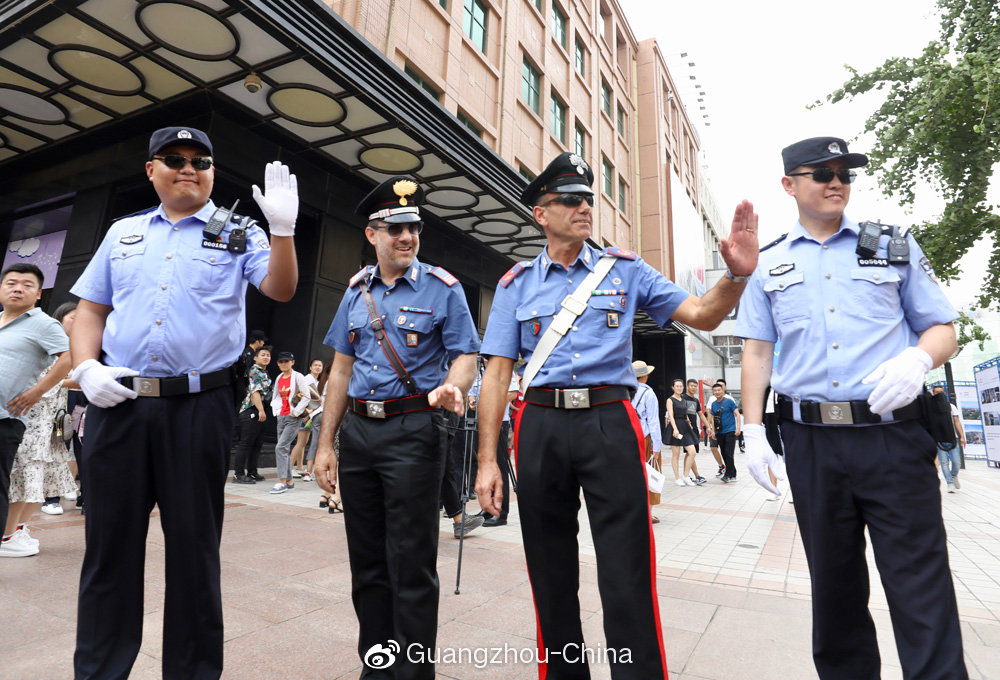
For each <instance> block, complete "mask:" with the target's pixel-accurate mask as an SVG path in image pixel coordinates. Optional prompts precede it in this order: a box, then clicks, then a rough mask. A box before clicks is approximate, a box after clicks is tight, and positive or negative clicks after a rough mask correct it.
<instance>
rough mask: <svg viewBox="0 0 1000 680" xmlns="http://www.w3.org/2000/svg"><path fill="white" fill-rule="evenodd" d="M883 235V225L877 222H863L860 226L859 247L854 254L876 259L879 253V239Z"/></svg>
mask: <svg viewBox="0 0 1000 680" xmlns="http://www.w3.org/2000/svg"><path fill="white" fill-rule="evenodd" d="M881 235H882V225H881V224H878V223H876V222H862V223H861V224H859V225H858V247H857V248H855V249H854V252H856V253H857V254H858V256H859V257H864V258H871V257H875V253H876V251H878V241H879V237H880V236H881Z"/></svg>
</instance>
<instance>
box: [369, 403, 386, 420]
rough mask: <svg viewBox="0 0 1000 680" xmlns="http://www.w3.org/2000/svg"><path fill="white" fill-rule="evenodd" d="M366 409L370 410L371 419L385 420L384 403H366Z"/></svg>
mask: <svg viewBox="0 0 1000 680" xmlns="http://www.w3.org/2000/svg"><path fill="white" fill-rule="evenodd" d="M365 408H366V409H368V417H369V418H381V419H382V420H385V402H384V401H366V402H365Z"/></svg>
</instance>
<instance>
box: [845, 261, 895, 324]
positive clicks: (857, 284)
mask: <svg viewBox="0 0 1000 680" xmlns="http://www.w3.org/2000/svg"><path fill="white" fill-rule="evenodd" d="M899 286H900V278H899V273H898V272H897V271H895V270H894V269H892V268H890V267H855V268H854V269H851V295H850V297H851V301H852V302H853V303H854V312H855V313H856V314H858V315H859V316H866V317H871V318H884V317H891V316H895V315H896V313H897V312H898V311H899Z"/></svg>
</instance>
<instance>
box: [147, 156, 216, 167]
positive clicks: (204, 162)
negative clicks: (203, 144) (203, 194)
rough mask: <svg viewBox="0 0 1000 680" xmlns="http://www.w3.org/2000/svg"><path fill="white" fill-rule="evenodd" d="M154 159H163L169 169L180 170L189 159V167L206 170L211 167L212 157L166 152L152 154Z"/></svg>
mask: <svg viewBox="0 0 1000 680" xmlns="http://www.w3.org/2000/svg"><path fill="white" fill-rule="evenodd" d="M153 160H154V161H163V164H164V165H166V166H167V167H168V168H170V169H171V170H180V169H181V168H183V167H184V166H185V165H187V164H188V161H191V167H192V168H194V169H195V170H208V169H209V168H210V167H212V157H211V156H195V157H194V158H188V157H187V156H182V155H180V154H179V153H168V154H167V155H166V156H153Z"/></svg>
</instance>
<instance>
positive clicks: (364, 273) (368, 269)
mask: <svg viewBox="0 0 1000 680" xmlns="http://www.w3.org/2000/svg"><path fill="white" fill-rule="evenodd" d="M372 271H374V268H373V267H372V266H371V265H368V266H367V267H362V268H361V271H359V272H358V273H357V274H355V275H354V276H352V277H351V280H350V282H349V283H348V284H347V287H348V288H354V286H356V285H357V284H358V281H360V280H361V279H363V278H364V277H365V276H367V275H368V273H369V272H372Z"/></svg>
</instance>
